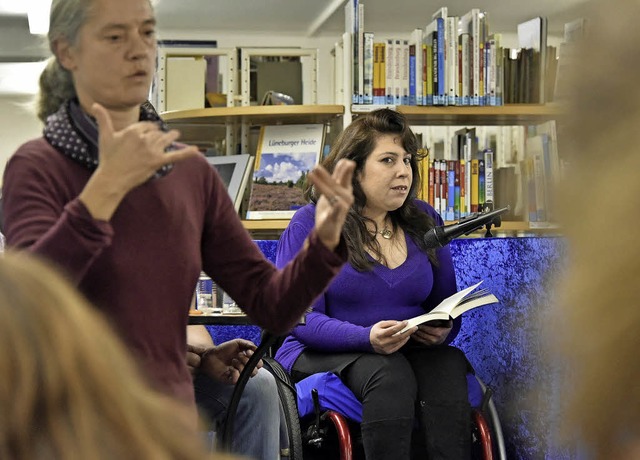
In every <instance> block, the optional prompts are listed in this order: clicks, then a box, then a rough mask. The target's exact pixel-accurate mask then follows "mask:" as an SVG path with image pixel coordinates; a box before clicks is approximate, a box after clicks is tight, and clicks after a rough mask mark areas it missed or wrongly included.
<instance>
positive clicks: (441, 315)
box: [394, 281, 497, 335]
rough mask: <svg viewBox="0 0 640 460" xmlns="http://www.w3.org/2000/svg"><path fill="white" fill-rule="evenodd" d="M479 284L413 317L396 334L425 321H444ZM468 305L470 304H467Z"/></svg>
mask: <svg viewBox="0 0 640 460" xmlns="http://www.w3.org/2000/svg"><path fill="white" fill-rule="evenodd" d="M480 283H482V281H480V282H479V283H477V284H474V285H473V286H469V287H468V288H466V289H463V290H462V291H458V292H456V293H455V294H453V295H452V296H450V297H447V298H446V299H444V300H443V301H442V302H440V304H439V305H438V306H437V307H436V308H434V309H433V310H431V311H430V312H428V313H424V314H422V315H419V316H415V317H413V318H411V319H409V320H407V325H406V326H405V327H404V328H403V329H402V330H401V331H400V332H397V334H402V333H403V332H406V331H408V330H409V329H411V328H412V327H414V326H417V325H419V324H422V323H424V322H425V321H432V320H436V319H444V320H447V319H449V316H451V311H452V310H453V309H454V308H455V306H456V305H458V304H459V303H460V301H461V300H462V299H463V298H464V297H465V296H466V295H467V294H469V293H470V292H471V291H473V290H474V289H475V288H477V287H478V286H480ZM496 300H497V299H496ZM469 303H472V302H469ZM394 335H395V334H394Z"/></svg>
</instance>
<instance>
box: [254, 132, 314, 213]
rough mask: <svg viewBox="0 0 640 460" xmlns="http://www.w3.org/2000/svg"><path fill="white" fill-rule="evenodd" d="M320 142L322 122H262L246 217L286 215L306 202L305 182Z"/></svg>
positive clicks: (312, 166)
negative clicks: (273, 124)
mask: <svg viewBox="0 0 640 460" xmlns="http://www.w3.org/2000/svg"><path fill="white" fill-rule="evenodd" d="M323 144H324V125H323V124H304V125H276V126H263V127H262V129H261V131H260V139H259V141H258V149H257V153H256V163H255V167H254V173H253V183H252V186H251V196H250V198H249V207H248V210H247V219H289V218H291V216H293V214H294V213H295V211H296V209H298V208H300V207H301V206H304V205H305V204H307V201H306V200H305V198H304V193H303V192H304V189H303V188H304V184H305V182H306V178H307V174H308V173H309V171H311V170H312V169H313V168H314V167H315V166H316V165H317V164H318V161H319V160H320V154H321V152H322V149H323Z"/></svg>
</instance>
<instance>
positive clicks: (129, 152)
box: [80, 103, 199, 220]
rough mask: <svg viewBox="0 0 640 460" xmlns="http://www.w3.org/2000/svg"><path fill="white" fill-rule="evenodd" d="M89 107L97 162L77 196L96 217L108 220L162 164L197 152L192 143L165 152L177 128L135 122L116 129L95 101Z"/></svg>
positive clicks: (109, 116) (175, 135)
mask: <svg viewBox="0 0 640 460" xmlns="http://www.w3.org/2000/svg"><path fill="white" fill-rule="evenodd" d="M91 109H92V112H93V115H94V116H95V118H96V120H97V122H98V128H99V139H98V150H99V153H100V164H99V166H98V169H97V170H96V172H95V173H94V174H93V175H92V177H91V179H90V180H89V183H87V186H86V187H85V190H83V192H82V193H81V194H80V199H81V201H82V202H83V203H84V205H85V206H86V207H87V209H88V210H89V212H90V213H91V215H92V216H93V217H94V218H96V219H99V220H109V219H110V218H111V216H112V215H113V212H115V210H116V208H117V207H118V205H119V204H120V202H121V201H122V199H123V198H124V197H125V196H126V194H127V193H129V191H131V190H132V189H133V188H135V187H137V186H138V185H140V184H142V183H144V182H146V181H147V180H148V179H149V178H150V177H152V176H153V175H154V174H155V172H156V171H157V170H158V169H160V168H161V167H162V166H164V165H166V164H169V163H177V162H179V161H181V160H184V159H186V158H189V157H192V156H196V155H199V152H198V149H197V148H196V147H194V146H186V147H183V148H181V149H178V150H173V151H170V152H165V149H166V148H167V147H168V146H169V145H171V143H172V142H174V141H175V140H176V139H177V138H178V137H179V136H180V133H179V132H178V131H177V130H170V131H168V132H164V131H162V130H161V129H160V127H159V126H158V125H157V124H156V123H152V122H137V123H133V124H132V125H129V126H127V127H126V128H124V129H122V130H120V131H116V130H115V129H114V127H113V122H112V120H111V115H110V114H109V112H108V111H107V110H106V109H105V108H104V107H103V106H101V105H100V104H97V103H95V104H93V106H92V108H91ZM87 189H88V190H87Z"/></svg>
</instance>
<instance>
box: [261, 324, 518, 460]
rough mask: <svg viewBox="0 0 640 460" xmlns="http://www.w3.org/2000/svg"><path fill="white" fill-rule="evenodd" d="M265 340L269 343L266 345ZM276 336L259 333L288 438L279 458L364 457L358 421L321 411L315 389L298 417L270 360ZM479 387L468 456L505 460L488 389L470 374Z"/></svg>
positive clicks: (290, 392)
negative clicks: (307, 409)
mask: <svg viewBox="0 0 640 460" xmlns="http://www.w3.org/2000/svg"><path fill="white" fill-rule="evenodd" d="M265 340H266V342H271V343H272V345H268V344H267V343H264V342H265ZM276 341H277V339H269V338H268V337H265V336H263V344H262V345H265V346H266V351H265V356H263V358H262V359H263V362H264V367H265V368H266V369H267V370H269V371H270V372H271V373H272V374H273V375H274V377H275V378H276V383H277V387H278V393H279V396H280V401H281V403H282V406H283V412H284V415H285V420H284V422H285V425H286V431H287V437H288V446H286V447H285V448H284V449H283V451H282V453H281V458H288V459H291V460H299V459H302V458H304V459H307V460H315V459H318V460H320V459H322V460H324V459H338V458H339V459H340V460H355V459H358V460H359V459H364V453H363V450H362V443H361V438H360V434H359V433H360V429H359V424H358V423H357V422H354V421H352V420H349V419H348V418H347V417H346V416H345V415H343V414H342V413H340V412H338V411H336V410H322V409H321V408H320V404H319V398H318V395H317V390H315V391H316V393H315V394H313V391H314V390H311V391H312V398H313V401H314V411H313V412H314V413H313V414H312V415H311V416H307V417H305V418H303V419H300V417H299V411H298V395H297V390H296V385H295V384H294V383H293V381H292V380H291V377H290V375H289V374H288V373H287V372H286V371H285V370H284V368H283V367H282V366H281V365H280V364H279V363H278V362H277V361H275V360H274V359H273V355H274V354H275V349H276V348H277V346H276V345H275V344H276ZM472 378H473V379H475V382H477V388H479V390H480V392H481V395H479V396H480V397H477V396H478V395H477V396H476V397H475V398H472V399H473V400H471V399H470V402H471V403H472V411H471V419H472V420H471V422H472V423H471V427H472V429H471V430H472V432H471V439H472V458H473V459H474V460H475V459H478V460H506V449H505V444H504V438H503V435H502V427H501V425H500V419H499V417H498V412H497V410H496V407H495V404H494V402H493V400H492V398H491V397H492V390H491V389H490V388H488V387H487V386H486V385H485V384H484V383H483V382H482V381H481V380H480V379H479V378H478V377H477V376H473V377H472Z"/></svg>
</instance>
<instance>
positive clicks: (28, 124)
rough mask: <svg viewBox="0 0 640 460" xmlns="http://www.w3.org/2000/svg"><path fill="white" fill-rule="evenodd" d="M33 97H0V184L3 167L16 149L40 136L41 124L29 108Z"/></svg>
mask: <svg viewBox="0 0 640 460" xmlns="http://www.w3.org/2000/svg"><path fill="white" fill-rule="evenodd" d="M32 100H33V96H29V95H0V184H2V179H1V178H2V175H4V167H5V164H6V163H7V160H8V159H9V157H10V156H11V155H12V154H13V152H15V151H16V149H17V148H18V147H19V146H20V145H22V144H23V143H24V142H26V141H27V140H29V139H33V138H34V137H39V136H41V135H42V124H41V123H40V120H38V117H36V115H35V111H34V110H33V109H32V108H31V106H32Z"/></svg>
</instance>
